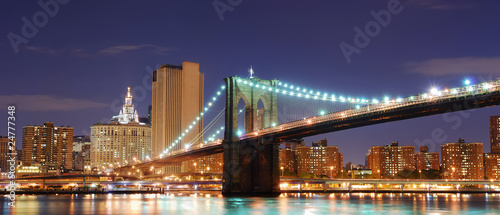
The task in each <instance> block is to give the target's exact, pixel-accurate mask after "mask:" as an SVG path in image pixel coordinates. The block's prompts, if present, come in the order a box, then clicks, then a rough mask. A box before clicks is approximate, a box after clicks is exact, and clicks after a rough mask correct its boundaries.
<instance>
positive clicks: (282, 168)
mask: <svg viewBox="0 0 500 215" xmlns="http://www.w3.org/2000/svg"><path fill="white" fill-rule="evenodd" d="M284 175H285V167H281V177H283V176H284Z"/></svg>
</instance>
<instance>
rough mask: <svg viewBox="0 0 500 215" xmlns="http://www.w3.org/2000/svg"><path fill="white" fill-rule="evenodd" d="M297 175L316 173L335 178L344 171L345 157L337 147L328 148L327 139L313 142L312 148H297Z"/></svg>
mask: <svg viewBox="0 0 500 215" xmlns="http://www.w3.org/2000/svg"><path fill="white" fill-rule="evenodd" d="M297 157H298V167H297V174H298V175H299V176H300V175H301V174H302V173H314V174H315V175H326V176H328V177H331V178H333V177H335V176H337V175H338V174H339V173H341V172H342V171H343V165H344V164H343V155H342V154H341V153H340V152H339V148H338V147H337V146H328V142H327V140H326V139H324V140H319V141H318V142H313V143H312V147H308V146H299V147H297Z"/></svg>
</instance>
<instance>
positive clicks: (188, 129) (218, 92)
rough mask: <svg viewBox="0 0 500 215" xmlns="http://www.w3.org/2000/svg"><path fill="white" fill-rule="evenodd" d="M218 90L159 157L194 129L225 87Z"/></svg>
mask: <svg viewBox="0 0 500 215" xmlns="http://www.w3.org/2000/svg"><path fill="white" fill-rule="evenodd" d="M220 88H221V89H220V90H219V91H217V92H216V95H215V96H213V97H212V99H211V100H210V102H208V104H207V105H205V107H204V108H203V111H202V112H200V113H199V114H198V116H197V117H196V119H195V120H194V121H193V122H192V123H191V125H189V126H188V128H186V129H185V130H184V132H182V134H181V135H180V136H179V137H177V138H176V140H175V141H174V142H172V143H170V146H169V147H168V148H167V149H166V150H165V151H164V152H163V153H161V154H160V156H163V154H165V153H168V152H169V151H170V150H171V149H172V147H174V146H176V145H177V144H178V143H180V142H181V140H182V138H183V137H184V136H185V135H186V134H187V133H189V131H190V130H191V129H193V127H194V126H195V125H196V124H198V122H199V121H200V120H201V119H203V117H204V115H205V113H207V112H208V110H209V109H210V107H212V105H213V102H216V101H217V98H218V97H219V96H220V95H222V94H223V93H224V92H225V89H226V86H225V85H222V86H221V87H220Z"/></svg>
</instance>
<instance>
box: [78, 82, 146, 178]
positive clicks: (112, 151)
mask: <svg viewBox="0 0 500 215" xmlns="http://www.w3.org/2000/svg"><path fill="white" fill-rule="evenodd" d="M90 132H91V135H90V141H91V148H90V160H91V164H90V166H91V168H96V169H97V171H106V170H107V169H113V168H114V167H116V166H117V165H126V164H128V163H130V162H131V161H133V160H134V158H135V159H136V160H144V159H146V158H148V157H149V156H151V127H149V125H146V124H145V123H140V122H139V115H138V114H137V110H135V108H134V105H133V104H132V95H131V94H130V87H129V88H128V90H127V96H126V97H125V102H124V104H123V108H122V110H121V111H120V114H119V115H117V116H114V117H113V118H112V119H111V122H110V123H97V124H94V125H93V126H91V127H90ZM84 156H86V154H85V155H83V154H82V157H84ZM83 159H84V158H83ZM84 165H85V166H88V165H86V164H85V161H84ZM85 171H88V168H85Z"/></svg>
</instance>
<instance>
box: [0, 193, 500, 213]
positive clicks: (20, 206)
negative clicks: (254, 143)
mask: <svg viewBox="0 0 500 215" xmlns="http://www.w3.org/2000/svg"><path fill="white" fill-rule="evenodd" d="M2 201H3V202H2V203H1V204H0V207H1V211H2V213H3V214H9V213H11V214H50V215H55V214H182V215H188V214H331V213H336V214H373V213H374V212H375V213H378V214H381V213H393V214H402V213H403V214H406V213H411V214H413V213H415V212H417V213H433V214H457V213H459V214H500V195H498V194H401V193H387V194H381V193H351V194H343V193H331V194H315V193H300V194H298V193H295V194H292V193H288V194H282V195H281V196H280V197H278V198H223V197H222V196H221V195H220V193H216V192H209V193H167V194H165V195H160V194H147V195H144V194H133V195H123V194H114V195H113V194H106V195H50V196H34V195H26V196H18V197H17V202H16V207H15V208H10V207H9V206H8V205H7V203H8V199H7V198H5V197H4V199H3V200H2Z"/></svg>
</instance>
